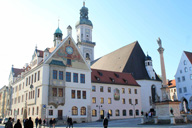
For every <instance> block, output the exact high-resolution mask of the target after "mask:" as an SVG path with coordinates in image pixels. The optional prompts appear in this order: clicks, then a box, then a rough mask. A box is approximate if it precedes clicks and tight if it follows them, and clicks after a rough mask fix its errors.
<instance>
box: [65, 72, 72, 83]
mask: <svg viewBox="0 0 192 128" xmlns="http://www.w3.org/2000/svg"><path fill="white" fill-rule="evenodd" d="M66 81H67V82H71V73H70V72H66Z"/></svg>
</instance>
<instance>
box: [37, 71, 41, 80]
mask: <svg viewBox="0 0 192 128" xmlns="http://www.w3.org/2000/svg"><path fill="white" fill-rule="evenodd" d="M37 80H38V81H39V80H40V71H38V79H37Z"/></svg>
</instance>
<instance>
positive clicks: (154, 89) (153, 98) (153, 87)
mask: <svg viewBox="0 0 192 128" xmlns="http://www.w3.org/2000/svg"><path fill="white" fill-rule="evenodd" d="M155 95H156V87H155V85H152V86H151V96H152V102H153V103H154V102H155V100H156V99H155Z"/></svg>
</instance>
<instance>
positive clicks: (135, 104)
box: [131, 103, 137, 118]
mask: <svg viewBox="0 0 192 128" xmlns="http://www.w3.org/2000/svg"><path fill="white" fill-rule="evenodd" d="M131 105H133V112H134V115H133V116H134V118H135V105H137V104H136V103H135V104H132V103H131Z"/></svg>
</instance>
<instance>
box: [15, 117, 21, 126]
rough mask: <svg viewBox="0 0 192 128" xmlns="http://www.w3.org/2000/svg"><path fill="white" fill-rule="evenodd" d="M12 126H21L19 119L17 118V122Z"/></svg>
mask: <svg viewBox="0 0 192 128" xmlns="http://www.w3.org/2000/svg"><path fill="white" fill-rule="evenodd" d="M14 128H22V125H21V122H20V120H19V119H18V120H17V123H16V124H15V125H14Z"/></svg>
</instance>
